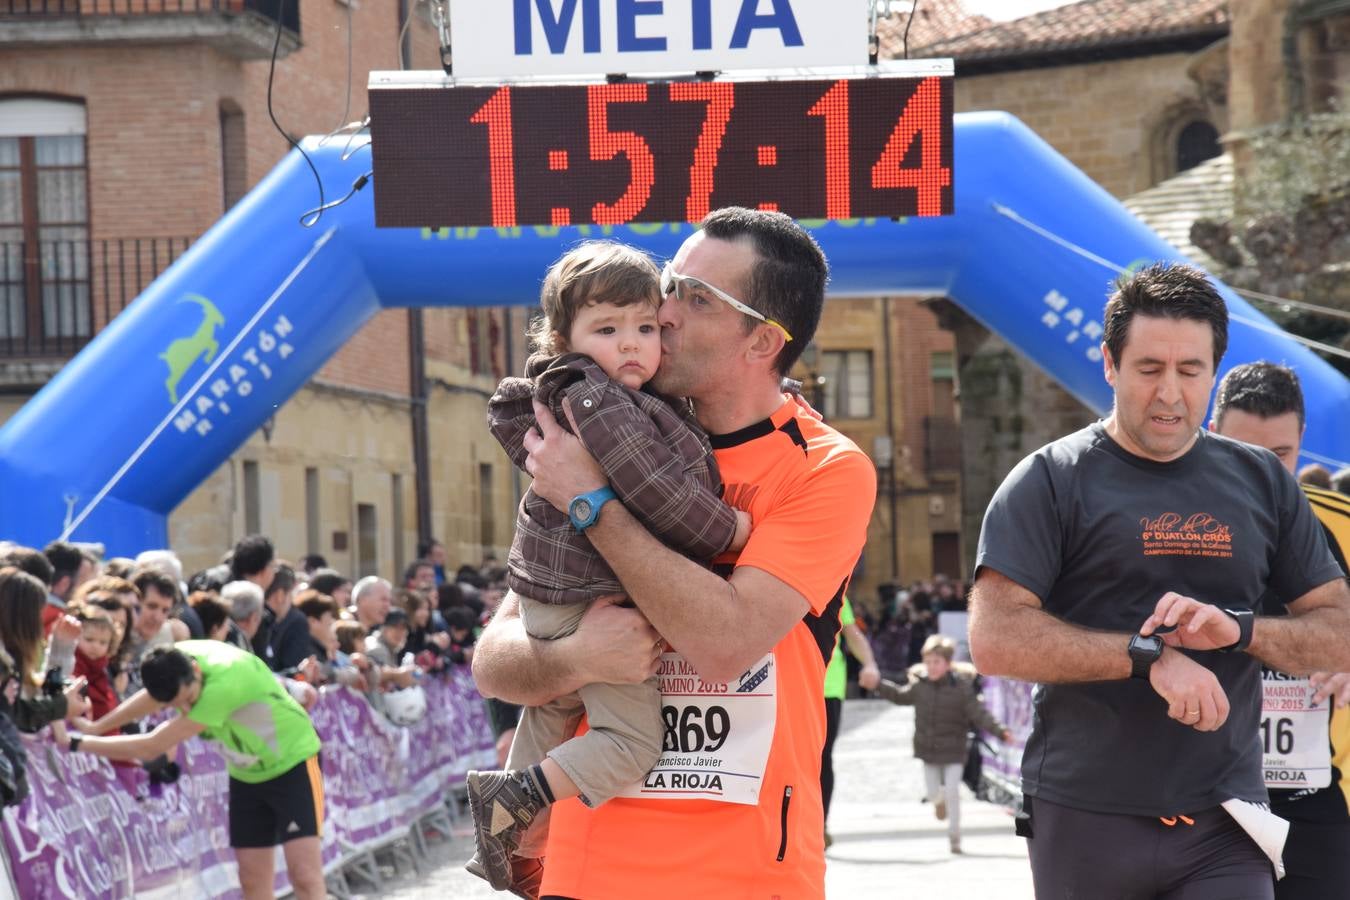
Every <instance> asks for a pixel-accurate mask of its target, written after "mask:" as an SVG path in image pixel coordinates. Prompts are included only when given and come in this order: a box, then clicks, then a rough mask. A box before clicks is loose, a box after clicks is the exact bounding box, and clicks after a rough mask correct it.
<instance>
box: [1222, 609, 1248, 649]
mask: <svg viewBox="0 0 1350 900" xmlns="http://www.w3.org/2000/svg"><path fill="white" fill-rule="evenodd" d="M1220 608H1221V609H1222V607H1220ZM1224 612H1225V613H1227V614H1228V615H1229V616H1232V617H1233V621H1235V622H1237V624H1238V639H1237V642H1236V643H1232V644H1229V645H1228V646H1227V647H1220V648H1219V652H1220V653H1240V652H1242V651H1243V650H1246V649H1247V648H1248V647H1250V646H1251V645H1252V628H1253V627H1255V625H1256V614H1255V613H1253V612H1252V611H1251V610H1250V609H1224Z"/></svg>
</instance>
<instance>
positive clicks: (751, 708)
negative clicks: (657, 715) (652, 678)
mask: <svg viewBox="0 0 1350 900" xmlns="http://www.w3.org/2000/svg"><path fill="white" fill-rule="evenodd" d="M777 671H778V667H777V663H776V662H775V660H774V655H773V654H772V653H768V654H765V655H764V656H763V657H762V658H761V659H760V660H759V661H758V662H756V663H755V664H754V665H753V666H751V667H750V668H749V669H747V670H746V671H745V672H743V673H742V674H741V676H740V677H739V678H737V679H735V680H734V681H727V682H722V681H714V682H708V681H704V680H703V679H702V678H700V677H699V675H698V673H697V672H695V671H694V667H693V666H691V665H689V663H688V662H687V661H686V660H685V658H684V657H683V656H681V655H680V654H678V653H666V654H663V655H662V657H661V666H660V668H659V669H658V671H657V677H659V678H660V679H661V718H662V720H663V721H664V723H665V726H666V734H665V740H664V743H663V744H662V748H661V759H660V761H659V762H657V764H656V767H655V768H653V769H652V770H651V771H650V772H648V773H647V777H646V778H644V779H643V780H642V781H641V782H640V783H638V784H634V785H632V786H630V787H629V788H628V789H627V790H625V791H623V792H622V793H620V795H619V796H621V797H638V798H642V799H644V800H719V801H722V802H724V803H748V804H755V803H758V802H759V789H760V784H761V783H762V782H763V780H764V767H765V765H766V764H767V763H768V761H769V747H770V745H771V744H772V743H773V729H774V723H775V721H776V719H777V716H778V697H777V694H778V677H777Z"/></svg>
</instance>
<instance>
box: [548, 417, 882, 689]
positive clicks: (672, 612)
mask: <svg viewBox="0 0 1350 900" xmlns="http://www.w3.org/2000/svg"><path fill="white" fill-rule="evenodd" d="M536 417H537V418H539V420H540V421H539V425H540V432H541V434H542V436H541V435H528V436H527V437H526V449H527V450H529V451H530V459H529V470H530V474H531V475H533V476H534V479H535V480H534V484H533V489H534V491H535V493H536V494H538V495H539V496H541V497H544V498H545V499H546V500H548V501H549V502H550V503H552V504H553V505H554V506H555V507H558V508H559V509H563V508H566V506H567V504H568V503H569V502H570V500H571V498H573V497H575V496H577V495H578V494H582V493H585V492H587V491H592V490H595V489H597V488H599V487H601V486H603V485H604V484H605V475H604V473H603V472H602V471H601V469H600V467H599V466H598V465H597V464H596V462H595V460H594V458H593V457H592V456H591V454H590V453H589V452H588V451H587V450H586V448H585V447H584V446H582V444H581V442H580V441H578V440H577V438H576V437H574V436H573V435H571V434H569V433H568V432H567V431H566V430H565V429H563V428H562V426H561V425H559V424H558V423H557V422H556V421H550V417H549V416H548V414H547V410H545V409H543V408H541V407H537V408H536ZM857 457H858V459H857V460H854V459H852V457H851V456H850V455H841V457H840V459H839V462H838V464H836V465H833V466H832V467H831V468H830V469H829V470H826V471H824V473H823V474H821V475H818V476H817V478H816V480H815V481H813V483H812V486H811V491H812V493H811V495H810V496H809V497H803V498H800V499H802V501H803V505H804V506H808V505H810V503H809V501H810V500H812V499H815V498H817V497H828V498H829V503H827V504H822V505H820V506H819V507H812V514H813V515H818V514H821V513H825V514H826V518H825V519H822V520H821V521H820V528H821V529H823V530H825V531H826V533H828V531H829V529H831V528H832V527H834V525H835V523H832V522H830V521H828V513H829V512H830V511H831V510H833V511H835V513H837V514H842V513H840V510H842V509H844V507H842V506H841V504H840V501H839V498H840V497H841V496H842V497H848V496H849V495H850V492H853V493H856V492H857V488H858V487H859V486H860V485H862V484H863V483H864V481H865V480H866V479H868V478H871V477H873V476H872V474H871V473H872V470H871V466H870V463H868V462H867V460H866V458H865V457H862V456H861V454H857ZM864 467H865V469H866V471H865V472H864ZM861 521H862V522H863V523H864V525H865V518H863V519H862V520H861ZM844 524H846V525H852V524H856V523H852V522H851V521H849V522H847V523H844ZM587 535H588V536H589V538H590V541H591V544H592V545H593V546H594V547H595V548H596V549H597V550H598V551H599V552H600V554H601V555H602V556H603V557H604V558H605V561H606V562H607V563H608V564H609V566H610V568H611V569H612V570H613V571H614V573H615V575H617V576H618V578H619V581H620V583H622V584H623V585H624V587H625V588H626V589H627V590H628V593H629V595H630V596H631V597H633V599H634V602H635V603H637V605H638V608H639V609H641V610H642V612H643V613H644V614H645V615H646V616H647V618H648V619H650V620H651V623H652V625H653V626H655V628H656V630H657V631H658V632H660V633H661V635H662V636H664V637H665V639H666V640H667V641H668V642H670V644H671V645H672V646H673V647H675V648H676V649H677V650H678V651H679V652H680V653H682V654H683V655H684V656H685V657H686V658H687V659H688V660H689V662H690V663H691V664H692V665H693V666H694V668H695V669H697V670H698V672H699V673H700V674H701V675H702V676H703V677H704V678H706V679H709V680H715V681H723V680H727V679H730V678H734V677H735V676H736V675H738V674H740V673H741V672H743V671H744V670H745V669H746V668H747V667H749V666H750V665H751V664H752V663H754V661H755V660H756V659H758V658H759V657H761V656H763V655H764V654H765V653H767V652H768V651H769V650H771V649H773V647H774V645H775V644H777V643H778V641H779V640H781V639H782V638H783V636H784V635H785V634H787V633H788V631H790V630H791V629H792V627H793V626H795V625H796V624H797V623H798V622H800V621H801V620H802V618H803V616H805V615H806V614H807V613H808V612H810V611H811V609H812V607H811V604H810V603H809V602H808V601H807V598H806V597H805V596H803V595H802V594H801V593H800V592H799V591H797V590H796V589H795V588H794V587H793V586H791V585H789V584H788V583H787V582H785V581H783V580H781V579H779V578H778V577H776V576H775V575H773V574H770V573H769V572H768V571H765V570H764V569H761V568H757V567H755V566H752V565H740V566H738V567H737V568H736V570H735V572H734V573H733V574H732V576H731V578H730V579H728V580H723V579H722V578H721V577H720V576H719V575H717V574H715V573H714V572H712V571H710V570H708V569H705V568H704V567H703V566H701V565H699V564H698V563H695V562H693V561H691V560H689V559H686V558H685V557H683V556H681V555H680V554H678V553H676V552H675V551H673V550H671V549H669V548H668V547H666V546H665V545H664V544H662V543H661V542H660V541H658V540H657V539H656V538H655V537H653V536H652V535H651V534H650V533H648V532H647V530H646V529H645V528H643V527H642V526H641V524H640V523H639V522H638V521H637V520H636V519H635V518H634V517H633V516H632V514H631V513H629V512H628V510H627V509H625V508H624V506H623V505H622V504H619V503H606V504H605V505H604V506H603V507H601V510H600V517H599V519H598V520H597V522H596V524H594V525H593V526H591V527H590V528H589V529H588V530H587ZM783 563H784V565H785V566H794V567H798V568H800V567H803V566H807V565H808V562H807V561H806V560H784V561H783ZM844 574H846V573H844ZM841 582H842V576H841Z"/></svg>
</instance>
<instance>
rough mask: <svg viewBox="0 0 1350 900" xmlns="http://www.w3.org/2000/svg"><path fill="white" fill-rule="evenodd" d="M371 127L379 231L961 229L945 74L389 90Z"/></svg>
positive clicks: (395, 85)
mask: <svg viewBox="0 0 1350 900" xmlns="http://www.w3.org/2000/svg"><path fill="white" fill-rule="evenodd" d="M916 70H917V71H916ZM831 71H832V72H833V74H831ZM370 115H371V123H370V130H371V152H372V154H373V155H374V170H375V178H374V188H375V222H376V224H377V225H378V226H381V227H419V226H429V227H456V226H494V227H514V226H523V225H553V226H557V225H583V224H584V225H620V224H624V223H627V222H678V221H689V222H696V221H698V220H699V219H701V218H702V217H703V216H704V215H705V214H706V213H707V212H708V211H709V210H711V209H716V208H718V207H722V206H748V207H751V208H758V209H771V210H779V211H782V212H784V213H787V214H788V215H791V216H793V217H794V218H801V219H849V218H860V217H873V216H875V217H899V216H937V215H943V214H947V213H950V212H951V211H952V78H951V63H950V61H946V60H941V61H924V62H921V63H918V64H915V63H903V64H893V65H892V66H887V67H869V68H868V69H866V70H846V71H844V72H840V71H837V70H826V71H823V72H810V71H808V72H805V73H802V74H800V75H797V74H796V73H794V76H793V77H772V78H765V77H764V76H763V75H761V76H760V77H759V78H757V79H750V78H726V79H722V78H718V79H709V80H694V79H690V80H642V81H616V82H609V81H604V82H596V83H569V84H540V83H530V82H522V83H514V84H493V85H484V84H482V83H464V82H459V83H456V82H455V81H454V80H453V79H449V78H444V77H443V76H439V75H436V76H434V77H433V76H432V73H379V72H377V73H372V75H371V90H370Z"/></svg>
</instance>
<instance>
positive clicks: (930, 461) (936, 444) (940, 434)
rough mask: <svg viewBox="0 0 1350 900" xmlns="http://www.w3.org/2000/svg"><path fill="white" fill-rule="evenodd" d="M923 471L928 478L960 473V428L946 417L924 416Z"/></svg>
mask: <svg viewBox="0 0 1350 900" xmlns="http://www.w3.org/2000/svg"><path fill="white" fill-rule="evenodd" d="M923 433H924V451H923V455H924V470H925V471H926V472H927V473H928V475H929V477H933V476H947V477H951V476H954V475H958V474H960V472H961V428H960V426H959V425H958V424H957V423H956V420H955V419H952V418H949V417H947V416H924V417H923Z"/></svg>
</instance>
